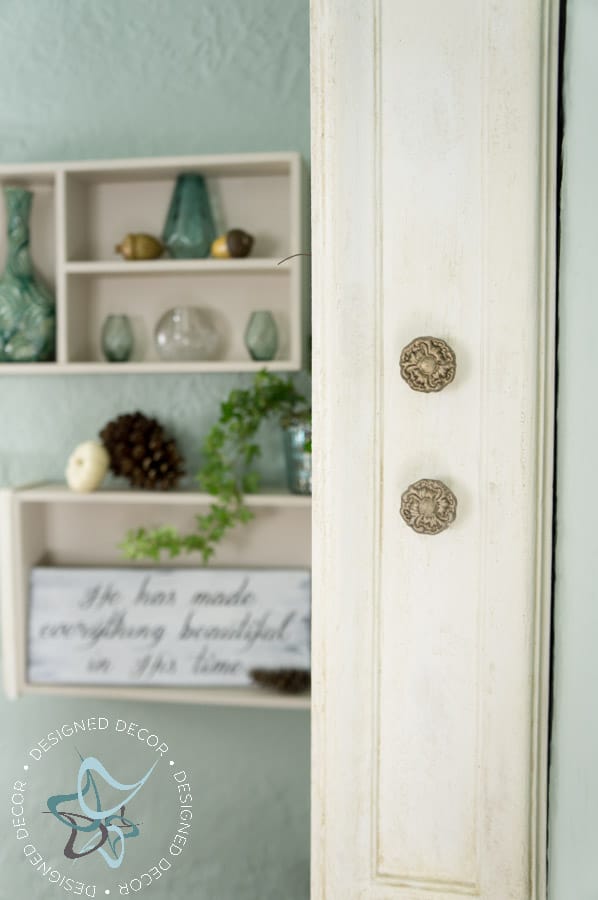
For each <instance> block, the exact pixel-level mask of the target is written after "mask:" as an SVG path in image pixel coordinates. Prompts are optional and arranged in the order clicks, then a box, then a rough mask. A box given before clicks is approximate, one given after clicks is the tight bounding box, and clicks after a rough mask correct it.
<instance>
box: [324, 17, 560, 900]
mask: <svg viewBox="0 0 598 900" xmlns="http://www.w3.org/2000/svg"><path fill="white" fill-rule="evenodd" d="M312 8H313V45H312V68H313V91H312V103H313V132H312V133H313V148H312V166H313V243H312V249H313V264H314V311H313V320H314V387H315V403H314V409H315V432H314V433H315V434H316V440H315V444H314V446H315V483H316V488H315V510H314V653H313V656H314V712H313V731H314V738H313V741H314V744H313V748H314V753H313V785H314V787H313V862H312V867H313V890H312V900H324V898H326V900H353V898H355V900H356V898H359V900H391V898H393V900H395V898H396V900H399V898H400V900H424V898H429V897H435V898H438V900H454V898H455V897H456V896H457V897H458V896H471V895H474V896H480V897H481V898H483V900H531V898H535V900H541V898H543V897H544V896H545V845H546V833H545V797H546V746H547V724H546V708H547V653H548V628H549V622H548V618H549V609H550V578H549V573H550V552H551V547H550V523H551V508H550V498H551V484H552V452H551V446H552V432H551V429H552V400H553V355H554V349H553V330H554V329H553V320H554V256H555V224H554V208H555V180H556V179H555V171H556V164H555V158H554V146H555V118H556V50H555V47H556V21H555V20H556V16H557V12H556V5H552V4H551V3H550V2H549V0H546V2H541V0H531V2H521V0H503V2H501V3H496V2H491V0H418V2H414V0H373V2H372V0H369V2H368V0H314V2H313V4H312ZM418 336H434V337H437V338H441V339H443V340H444V341H446V342H447V343H448V344H449V345H450V347H451V348H452V349H453V351H454V353H455V358H456V374H455V377H454V380H452V381H451V383H450V384H448V385H447V386H446V387H445V388H444V389H443V390H441V391H438V392H431V393H425V392H423V391H421V390H413V389H412V388H411V387H410V386H409V384H408V382H407V381H406V380H405V378H404V377H402V374H401V366H400V358H401V351H402V349H403V348H404V347H405V346H406V345H407V344H409V343H410V342H411V341H412V340H413V339H414V338H417V337H418ZM420 479H439V480H441V481H442V482H443V483H444V484H445V485H446V486H447V487H448V488H449V489H450V491H451V492H452V493H453V494H454V496H455V497H456V501H457V506H456V518H455V521H454V522H453V523H452V524H450V526H449V527H448V528H446V530H443V531H442V532H441V533H437V534H422V533H419V532H418V531H415V530H413V529H412V528H411V527H409V525H408V524H407V523H406V522H405V520H404V518H403V517H402V515H401V498H402V495H403V494H404V492H405V490H406V488H407V487H408V486H409V485H410V484H412V483H413V482H417V481H418V480H420ZM415 502H416V501H415ZM449 518H450V516H449ZM426 521H427V520H426ZM424 524H425V523H424Z"/></svg>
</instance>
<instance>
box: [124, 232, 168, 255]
mask: <svg viewBox="0 0 598 900" xmlns="http://www.w3.org/2000/svg"><path fill="white" fill-rule="evenodd" d="M114 249H115V250H116V252H117V253H120V254H121V256H123V257H124V258H125V259H129V260H132V259H137V260H139V259H157V258H158V257H159V256H162V253H163V252H164V244H163V243H162V242H161V241H159V240H158V238H155V237H152V235H151V234H127V236H126V237H125V238H123V240H122V241H121V242H120V244H117V245H116V247H115V248H114Z"/></svg>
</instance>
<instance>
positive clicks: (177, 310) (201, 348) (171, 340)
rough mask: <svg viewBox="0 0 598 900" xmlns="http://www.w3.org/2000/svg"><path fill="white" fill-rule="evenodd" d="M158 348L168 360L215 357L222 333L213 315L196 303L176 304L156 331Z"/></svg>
mask: <svg viewBox="0 0 598 900" xmlns="http://www.w3.org/2000/svg"><path fill="white" fill-rule="evenodd" d="M154 341H155V344H156V349H157V351H158V354H159V356H160V358H161V359H163V360H164V361H165V362H204V361H207V360H213V359H216V358H217V356H218V352H219V350H220V335H219V333H218V331H217V330H216V328H215V327H214V325H213V324H212V321H211V320H210V317H209V316H208V315H207V313H205V312H204V310H202V309H199V308H198V307H196V306H175V307H174V308H173V309H169V310H168V312H166V313H164V315H163V316H162V318H161V319H160V320H159V322H158V324H157V325H156V328H155V331H154Z"/></svg>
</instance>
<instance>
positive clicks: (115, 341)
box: [102, 316, 133, 362]
mask: <svg viewBox="0 0 598 900" xmlns="http://www.w3.org/2000/svg"><path fill="white" fill-rule="evenodd" d="M102 351H103V353H104V356H105V357H106V359H107V360H108V362H128V361H129V359H130V358H131V353H132V352H133V329H132V328H131V321H130V319H129V317H128V316H107V317H106V319H105V320H104V325H103V327H102Z"/></svg>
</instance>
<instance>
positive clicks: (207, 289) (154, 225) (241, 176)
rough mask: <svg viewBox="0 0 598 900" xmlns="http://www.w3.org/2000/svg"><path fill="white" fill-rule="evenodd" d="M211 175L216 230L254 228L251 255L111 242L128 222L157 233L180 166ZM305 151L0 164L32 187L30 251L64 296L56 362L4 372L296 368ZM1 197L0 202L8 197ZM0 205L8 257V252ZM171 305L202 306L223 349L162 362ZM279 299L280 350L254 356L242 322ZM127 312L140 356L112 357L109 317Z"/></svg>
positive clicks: (302, 306) (1, 176)
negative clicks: (164, 319)
mask: <svg viewBox="0 0 598 900" xmlns="http://www.w3.org/2000/svg"><path fill="white" fill-rule="evenodd" d="M188 171H195V172H199V173H201V174H203V175H204V176H205V177H206V181H207V184H208V191H209V194H210V199H211V203H212V207H213V211H214V217H215V220H216V225H217V230H218V231H219V233H223V232H225V231H226V230H228V228H233V227H239V228H244V229H245V230H246V231H248V232H250V233H251V234H252V235H254V237H255V244H254V247H253V251H252V254H251V256H249V257H248V258H246V259H229V260H217V259H191V260H175V259H168V258H160V259H158V260H150V261H143V262H139V261H125V260H123V259H121V258H120V257H119V256H118V255H117V254H116V253H115V250H114V247H115V244H117V243H119V241H120V240H121V239H122V238H123V237H124V236H125V234H127V233H129V232H140V231H143V232H149V233H150V234H154V235H156V236H159V235H160V234H161V232H162V228H163V225H164V220H165V218H166V213H167V210H168V205H169V202H170V197H171V194H172V190H173V187H174V183H175V179H176V176H177V175H178V174H179V173H180V172H188ZM302 172H303V168H302V161H301V157H300V155H299V154H298V153H260V154H242V155H234V156H231V155H229V156H194V157H171V158H156V159H127V160H107V161H102V162H73V163H55V164H54V163H53V164H40V165H23V166H12V165H11V166H2V167H0V182H1V183H2V184H3V185H19V186H23V187H27V188H29V189H30V190H32V191H33V194H34V200H33V205H32V214H31V251H32V258H33V262H34V265H35V267H36V269H37V270H38V271H39V272H40V274H41V275H42V276H43V278H44V279H45V281H46V282H48V283H49V285H50V286H51V287H52V289H53V291H54V293H55V296H56V317H57V342H56V362H52V363H39V364H36V363H1V364H0V375H19V374H26V373H27V374H38V375H42V374H43V375H46V374H52V373H56V374H65V373H72V374H77V373H104V374H106V373H109V374H116V373H125V372H126V373H142V372H162V373H167V372H172V373H180V372H252V371H257V370H258V369H260V368H264V367H266V368H269V369H272V370H278V371H296V370H298V369H300V368H302V366H303V364H304V360H305V342H306V332H307V323H306V317H307V315H308V313H307V303H306V300H305V296H304V293H305V286H304V273H305V269H306V262H305V259H304V258H302V257H298V258H294V259H290V260H288V261H287V262H285V263H283V264H282V265H279V264H278V263H279V262H280V261H281V260H282V259H283V258H284V257H286V256H288V255H289V254H293V253H297V252H299V251H301V250H304V249H305V246H306V235H305V229H304V217H303V214H302V207H303V203H302V199H303V198H302V192H303V187H302ZM0 206H2V204H0ZM5 234H6V225H5V211H4V208H3V206H2V208H1V210H0V260H2V265H3V257H4V255H5V249H6V248H5V241H6V238H5ZM173 306H198V307H200V308H202V309H205V310H206V311H207V312H208V314H209V315H210V317H211V318H212V320H213V322H214V324H215V325H216V327H217V328H218V330H219V333H220V334H221V337H222V351H221V354H220V357H219V358H218V359H215V360H210V361H207V362H181V363H175V362H165V361H163V360H161V359H160V358H159V356H158V354H157V352H156V350H155V347H154V342H153V332H154V327H155V325H156V322H157V321H158V319H159V318H160V317H161V316H162V315H163V313H165V312H166V311H167V310H168V309H170V308H172V307H173ZM262 309H267V310H270V311H271V312H272V314H273V316H274V318H275V320H276V323H277V326H278V331H279V349H278V353H277V356H276V359H274V360H273V361H271V362H269V363H263V362H255V361H253V360H252V359H251V358H250V356H249V354H248V352H247V349H246V347H245V345H244V340H243V336H244V331H245V327H246V325H247V321H248V319H249V316H250V315H251V313H252V312H254V311H255V310H262ZM121 313H124V314H126V315H128V316H129V318H130V320H131V323H132V327H133V333H134V339H135V346H134V350H133V355H132V357H131V360H130V361H128V362H126V363H108V362H106V361H105V360H104V358H103V355H102V351H101V329H102V324H103V322H104V319H105V318H106V316H108V315H110V314H121Z"/></svg>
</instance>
